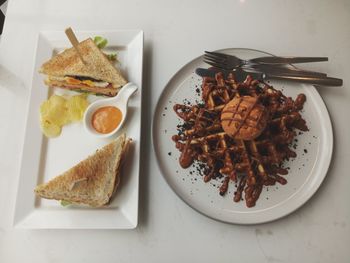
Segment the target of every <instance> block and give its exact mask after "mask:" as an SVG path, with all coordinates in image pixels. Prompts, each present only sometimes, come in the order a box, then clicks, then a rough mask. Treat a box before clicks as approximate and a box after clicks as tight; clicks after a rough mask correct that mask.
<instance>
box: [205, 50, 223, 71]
mask: <svg viewBox="0 0 350 263" xmlns="http://www.w3.org/2000/svg"><path fill="white" fill-rule="evenodd" d="M204 62H205V63H207V64H209V65H211V66H213V67H216V68H226V67H227V56H226V55H225V54H221V53H217V52H209V51H205V54H204Z"/></svg>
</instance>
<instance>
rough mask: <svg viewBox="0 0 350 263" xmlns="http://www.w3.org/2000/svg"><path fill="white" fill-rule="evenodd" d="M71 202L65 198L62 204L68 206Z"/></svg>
mask: <svg viewBox="0 0 350 263" xmlns="http://www.w3.org/2000/svg"><path fill="white" fill-rule="evenodd" d="M71 204H72V203H71V202H68V201H65V200H61V206H68V205H71Z"/></svg>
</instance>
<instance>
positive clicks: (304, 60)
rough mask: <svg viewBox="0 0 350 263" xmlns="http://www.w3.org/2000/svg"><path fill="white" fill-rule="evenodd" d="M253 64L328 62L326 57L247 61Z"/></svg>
mask: <svg viewBox="0 0 350 263" xmlns="http://www.w3.org/2000/svg"><path fill="white" fill-rule="evenodd" d="M248 61H249V62H253V63H261V64H293V63H308V62H320V61H328V58H327V57H260V58H254V59H250V60H248Z"/></svg>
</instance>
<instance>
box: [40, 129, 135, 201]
mask: <svg viewBox="0 0 350 263" xmlns="http://www.w3.org/2000/svg"><path fill="white" fill-rule="evenodd" d="M130 141H131V140H130V139H127V138H126V135H125V134H122V135H120V136H119V137H118V138H117V139H116V140H114V141H113V142H111V143H110V144H108V145H106V146H104V147H103V148H102V149H100V150H97V151H96V153H95V154H93V155H91V156H89V157H88V158H87V159H85V160H83V161H81V162H80V163H78V164H77V165H75V166H74V167H72V168H71V169H69V170H68V171H66V172H65V173H63V174H61V175H59V176H57V177H55V178H53V179H52V180H50V181H49V182H47V183H45V184H41V185H38V186H37V187H36V188H35V190H34V191H35V193H36V194H37V195H38V196H40V197H42V198H47V199H56V200H63V201H64V202H65V203H66V202H68V203H73V204H85V205H89V206H92V207H101V206H104V205H106V204H107V203H109V202H110V200H111V197H112V195H113V193H114V192H115V191H116V189H117V187H118V184H119V181H120V166H121V160H122V158H123V155H125V152H126V150H127V146H128V144H129V143H130Z"/></svg>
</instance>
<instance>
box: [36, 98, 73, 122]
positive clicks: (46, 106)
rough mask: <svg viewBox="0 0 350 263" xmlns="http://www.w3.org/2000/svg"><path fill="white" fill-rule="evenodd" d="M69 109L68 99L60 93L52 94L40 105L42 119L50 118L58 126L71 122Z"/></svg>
mask: <svg viewBox="0 0 350 263" xmlns="http://www.w3.org/2000/svg"><path fill="white" fill-rule="evenodd" d="M67 111H68V109H67V100H66V99H65V98H63V97H61V96H58V95H52V96H51V97H50V98H49V100H47V101H45V102H43V103H42V104H41V106H40V113H41V119H43V120H48V121H49V122H50V123H54V124H56V125H58V126H62V125H65V124H67V123H68V122H69V118H68V115H67Z"/></svg>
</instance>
